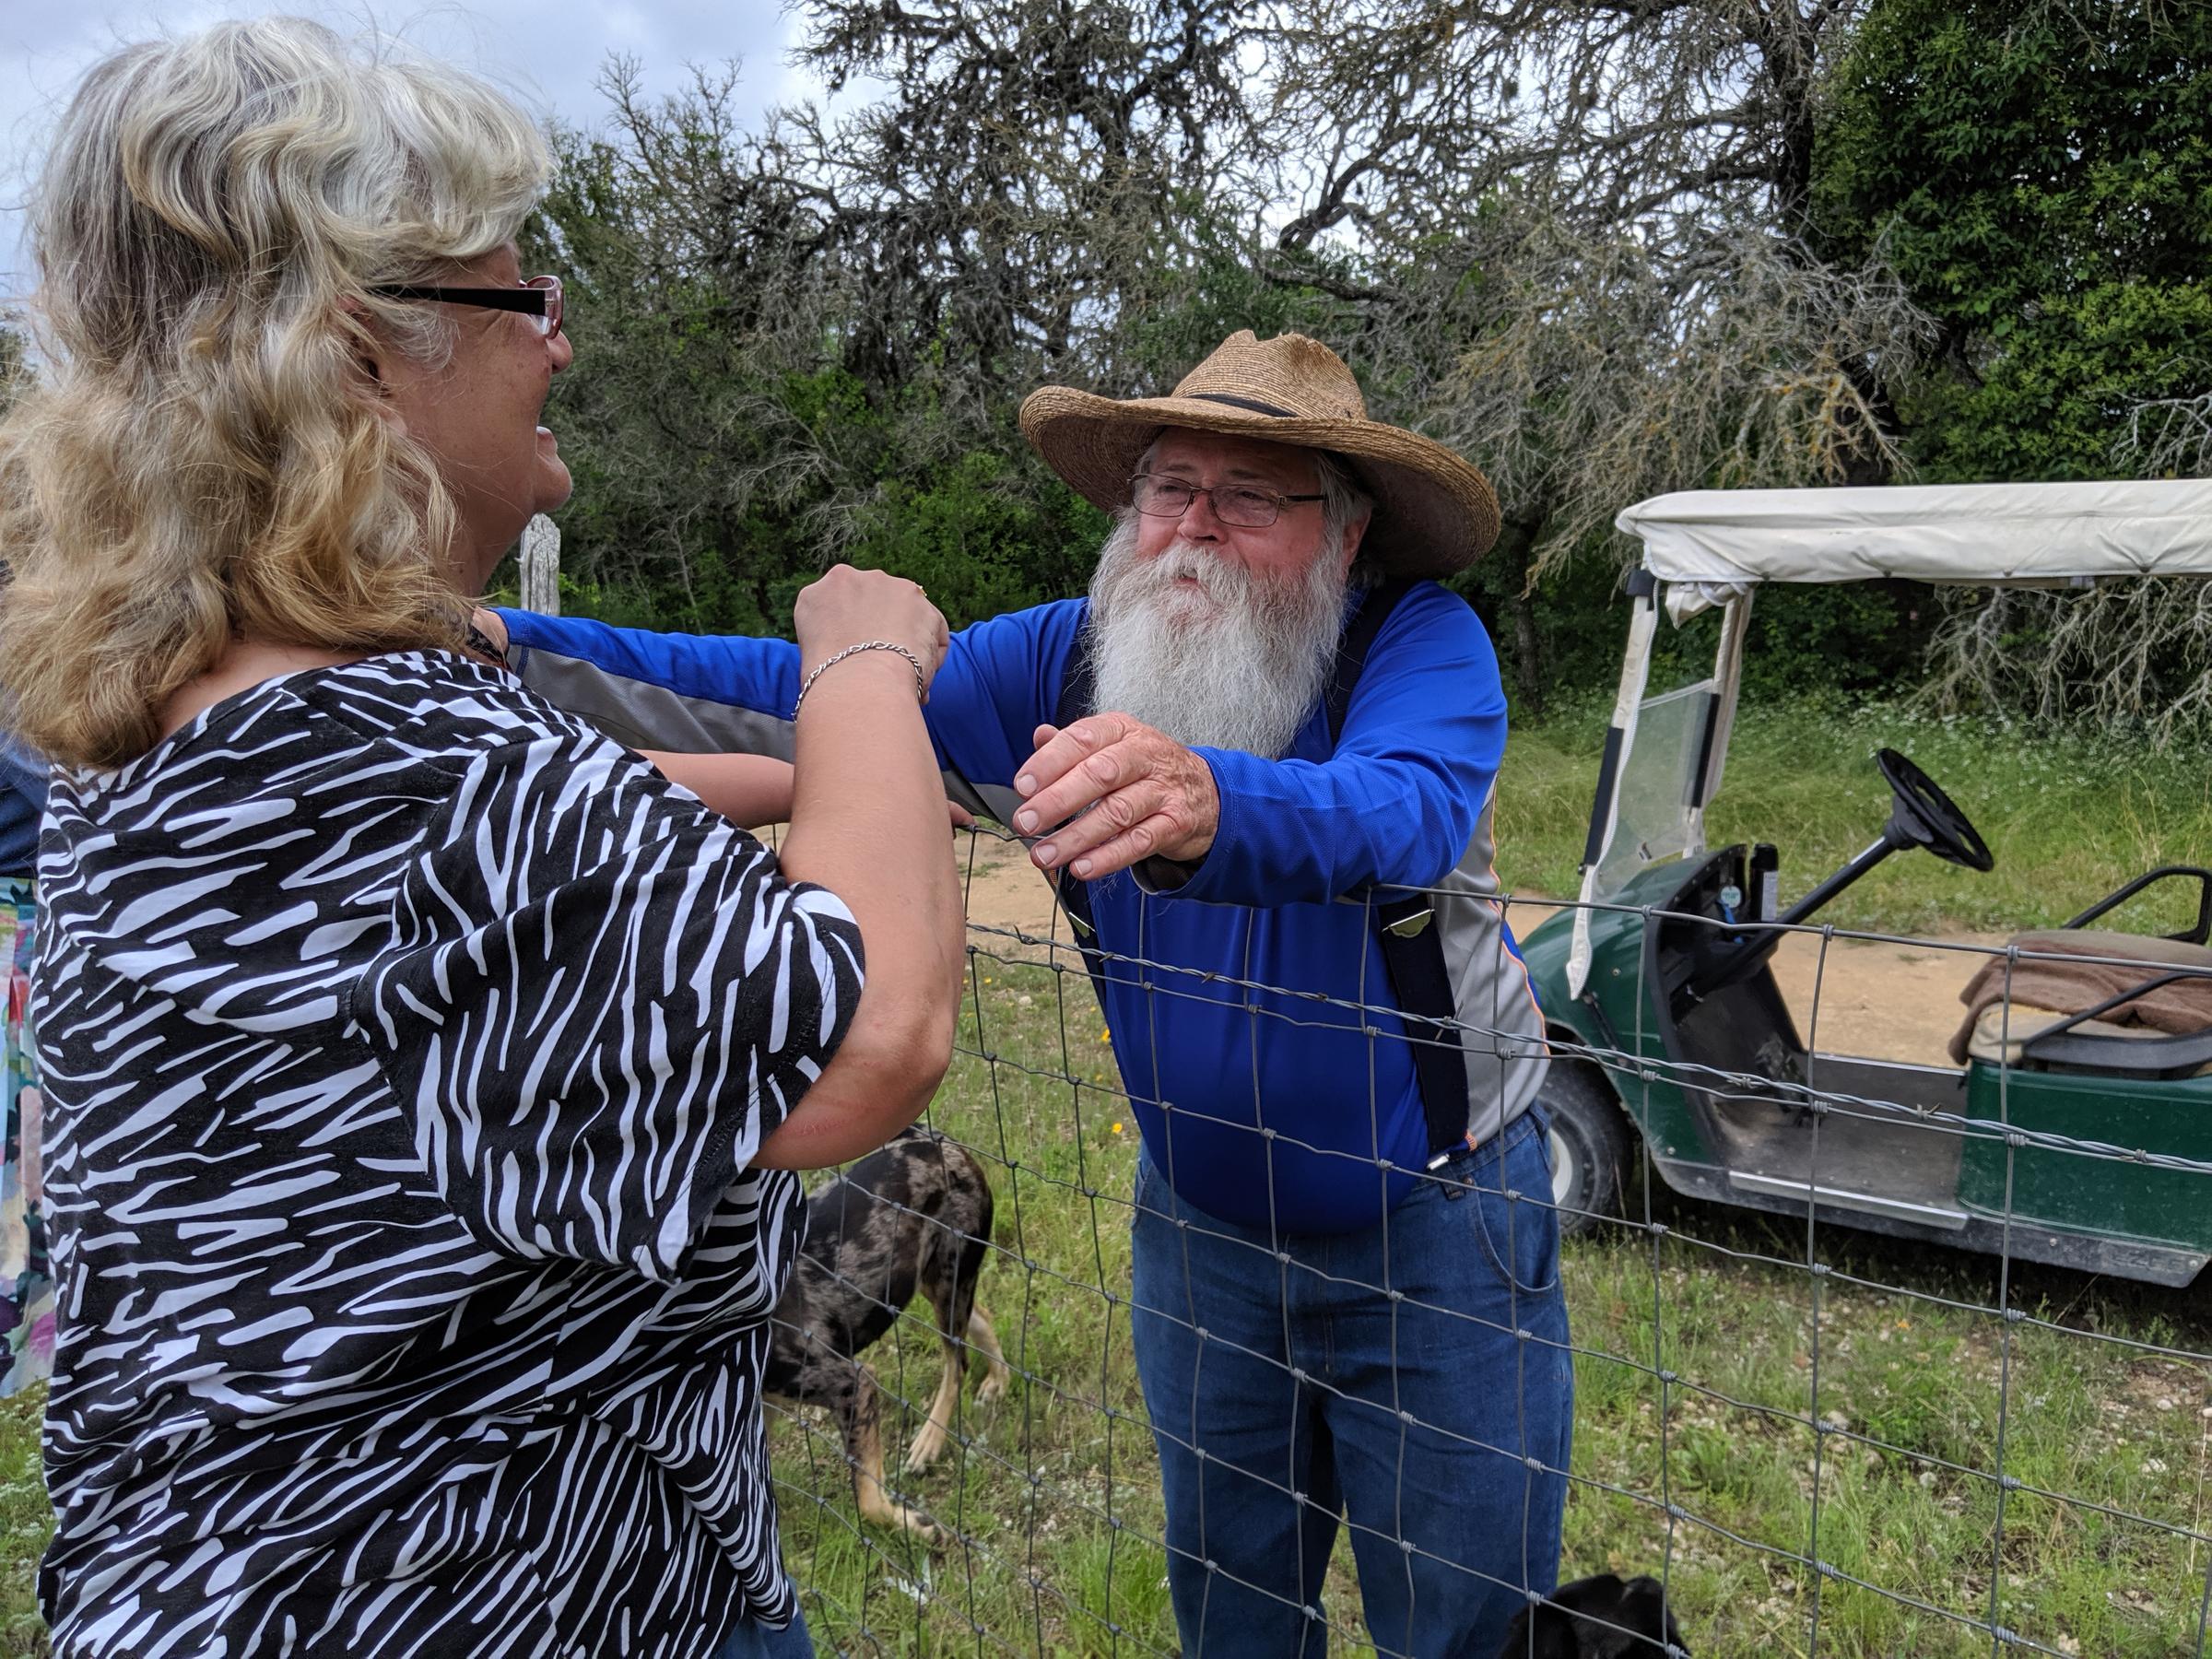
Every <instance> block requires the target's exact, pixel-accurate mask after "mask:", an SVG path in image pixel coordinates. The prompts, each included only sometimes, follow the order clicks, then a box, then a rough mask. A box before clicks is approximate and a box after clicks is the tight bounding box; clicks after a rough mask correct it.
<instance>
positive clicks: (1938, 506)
mask: <svg viewBox="0 0 2212 1659" xmlns="http://www.w3.org/2000/svg"><path fill="white" fill-rule="evenodd" d="M1613 522H1614V524H1616V525H1618V527H1619V529H1620V530H1621V531H1623V532H1624V533H1625V534H1627V535H1633V536H1635V537H1636V538H1637V539H1638V540H1639V541H1641V543H1642V544H1643V561H1642V562H1643V568H1644V570H1645V571H1649V572H1650V574H1651V575H1652V577H1653V579H1655V580H1656V581H1657V582H1660V583H1661V584H1663V585H1664V586H1665V588H1666V589H1667V590H1668V606H1667V608H1668V610H1669V611H1670V613H1672V614H1673V615H1674V616H1675V618H1676V619H1677V621H1679V620H1680V619H1682V618H1685V617H1689V616H1694V615H1695V614H1696V613H1697V612H1698V611H1700V610H1702V609H1704V608H1705V607H1706V606H1712V605H1717V604H1721V603H1723V602H1724V601H1725V600H1727V599H1729V598H1731V597H1734V596H1735V595H1738V594H1747V593H1748V592H1749V590H1750V589H1751V588H1752V587H1753V586H1754V585H1756V584H1757V583H1759V582H1864V581H1866V580H1868V579H1870V578H1874V577H1881V576H1895V577H1903V578H1905V579H1907V580H1909V581H1912V582H1965V583H1986V584H1996V583H2004V584H2032V585H2050V584H2053V583H2060V584H2064V583H2086V582H2094V581H2097V580H2098V579H2100V578H2101V577H2107V576H2212V479H2205V478H2180V479H2168V480H2162V481H2159V482H2156V483H2147V484H2146V483H2120V484H1915V485H1905V486H1900V487H1899V488H1888V489H1689V490H1682V491H1680V492H1678V493H1677V494H1674V495H1663V496H1654V497H1653V498H1652V499H1651V500H1648V501H1639V502H1638V503H1637V504H1636V505H1635V506H1633V507H1631V508H1630V509H1629V510H1628V511H1627V512H1623V513H1622V514H1621V515H1620V516H1619V517H1618V519H1616V520H1614V521H1613Z"/></svg>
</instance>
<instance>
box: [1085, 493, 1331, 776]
mask: <svg viewBox="0 0 2212 1659" xmlns="http://www.w3.org/2000/svg"><path fill="white" fill-rule="evenodd" d="M1182 577H1188V578H1190V579H1191V580H1192V581H1194V582H1197V583H1198V584H1199V590H1200V591H1194V590H1192V589H1190V588H1187V587H1183V586H1181V585H1179V584H1178V580H1177V579H1178V578H1182ZM1344 596H1345V566H1344V538H1343V536H1342V535H1329V536H1327V537H1325V538H1324V541H1323V544H1322V546H1321V547H1320V549H1319V551H1318V552H1317V553H1316V555H1315V557H1314V559H1313V563H1312V567H1311V568H1310V569H1309V570H1308V571H1306V574H1305V576H1304V578H1303V579H1302V580H1298V581H1292V582H1269V581H1267V580H1266V579H1265V578H1264V577H1256V576H1253V574H1252V573H1251V572H1250V571H1247V570H1245V568H1244V567H1243V566H1242V565H1240V564H1237V563H1235V562H1233V561H1232V560H1230V559H1222V558H1219V557H1218V556H1217V555H1214V554H1210V553H1207V552H1205V551H1203V550H1202V549H1200V548H1197V547H1192V546H1191V545H1190V544H1189V543H1187V542H1181V541H1178V542H1175V543H1173V544H1171V546H1170V547H1167V548H1165V549H1164V550H1162V551H1161V552H1160V553H1159V556H1158V557H1156V558H1153V559H1139V558H1138V557H1137V553H1136V518H1135V514H1134V513H1131V514H1126V515H1125V516H1124V519H1123V522H1122V523H1121V524H1119V525H1117V526H1116V527H1115V529H1114V532H1113V534H1112V535H1110V536H1108V537H1107V538H1106V545H1105V546H1104V547H1102V548H1100V552H1099V569H1098V573H1097V574H1096V575H1094V576H1093V577H1092V578H1091V582H1090V628H1091V660H1092V664H1093V667H1094V672H1095V675H1096V693H1095V696H1094V698H1093V702H1092V706H1093V707H1095V708H1097V709H1099V710H1101V711H1105V710H1112V711H1115V712H1120V713H1123V714H1126V715H1128V716H1130V717H1131V718H1132V719H1134V720H1141V721H1143V722H1144V723H1145V724H1147V725H1148V726H1154V727H1157V728H1158V729H1159V730H1160V731H1162V732H1165V733H1166V734H1167V735H1169V736H1171V737H1172V738H1174V739H1175V741H1176V742H1178V743H1181V744H1185V745H1188V746H1190V747H1198V746H1201V745H1203V746H1205V747H1209V748H1225V749H1239V750H1241V751H1243V752H1244V753H1246V754H1253V755H1259V756H1262V757H1264V758H1265V759H1270V760H1273V759H1278V758H1279V757H1280V756H1282V755H1283V754H1284V753H1285V752H1286V751H1287V750H1288V748H1289V747H1290V743H1291V740H1292V739H1293V738H1295V737H1296V736H1297V735H1298V733H1299V728H1300V726H1302V725H1304V724H1305V723H1306V720H1307V718H1308V717H1309V716H1310V715H1312V712H1313V710H1314V708H1315V706H1316V705H1317V704H1319V702H1320V701H1321V694H1322V692H1323V690H1324V688H1325V687H1326V686H1327V684H1328V678H1329V672H1330V670H1331V669H1332V668H1333V667H1334V666H1335V660H1336V641H1337V638H1338V636H1339V634H1340V633H1341V632H1342V630H1343V627H1344Z"/></svg>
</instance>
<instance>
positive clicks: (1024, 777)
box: [1014, 714, 1221, 880]
mask: <svg viewBox="0 0 2212 1659" xmlns="http://www.w3.org/2000/svg"><path fill="white" fill-rule="evenodd" d="M1031 741H1032V742H1034V743H1035V744H1036V745H1037V752H1036V753H1035V754H1034V755H1032V756H1030V761H1029V764H1028V765H1027V766H1025V767H1023V768H1022V769H1021V772H1020V775H1019V776H1018V777H1017V778H1016V779H1015V780H1014V787H1015V789H1016V790H1017V791H1018V792H1019V793H1020V794H1021V795H1022V797H1023V799H1024V800H1025V802H1026V803H1027V804H1026V805H1025V806H1022V808H1021V809H1020V810H1019V811H1018V812H1017V813H1016V814H1015V815H1014V828H1015V829H1016V830H1019V831H1020V832H1021V833H1022V834H1023V835H1030V836H1034V835H1038V834H1041V833H1042V834H1044V837H1045V839H1043V840H1042V841H1038V842H1037V843H1036V844H1035V845H1033V846H1032V847H1031V848H1030V861H1031V862H1032V863H1034V864H1035V865H1036V866H1037V867H1038V868H1039V869H1041V870H1054V869H1058V868H1060V867H1061V866H1062V865H1065V866H1066V867H1067V868H1068V869H1070V870H1071V871H1072V872H1073V873H1074V874H1075V875H1077V876H1078V877H1082V878H1083V879H1085V880H1091V879H1095V878H1096V877H1100V876H1111V875H1112V874H1113V872H1114V871H1116V870H1125V869H1127V868H1128V867H1129V866H1130V865H1133V864H1135V863H1137V862H1138V861H1139V860H1140V859H1146V858H1172V859H1180V860H1190V859H1194V858H1202V857H1204V856H1205V855H1206V849H1207V848H1209V847H1211V846H1212V845H1213V844H1214V831H1215V830H1218V828H1219V827H1220V824H1221V797H1220V795H1219V794H1218V793H1217V792H1216V790H1215V788H1214V773H1213V769H1212V768H1210V767H1209V766H1207V765H1206V762H1205V761H1204V760H1202V759H1199V758H1198V757H1197V756H1196V755H1194V754H1193V753H1192V752H1191V751H1190V750H1189V749H1187V748H1185V747H1183V746H1182V744H1180V743H1178V742H1176V741H1175V740H1174V739H1173V738H1172V737H1170V736H1169V735H1167V734H1166V733H1165V732H1160V731H1156V730H1154V729H1153V728H1152V727H1150V726H1148V725H1146V724H1142V723H1141V722H1138V721H1135V720H1132V719H1130V718H1129V716H1128V715H1126V714H1093V715H1090V716H1088V717H1087V718H1086V719H1082V720H1078V721H1077V722H1076V723H1075V724H1073V725H1071V726H1069V727H1068V728H1067V730H1065V732H1064V731H1061V730H1060V729H1059V728H1058V727H1057V726H1049V725H1041V726H1039V727H1038V728H1037V732H1036V735H1035V736H1034V737H1033V738H1032V739H1031ZM1078 813H1080V814H1082V816H1081V817H1079V818H1078V817H1077V814H1078ZM1063 818H1067V819H1073V820H1074V821H1073V822H1070V823H1066V824H1065V825H1062V827H1061V828H1059V829H1057V830H1053V828H1052V826H1053V825H1055V824H1060V823H1061V820H1062V819H1063Z"/></svg>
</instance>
